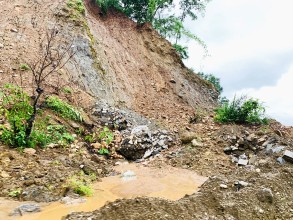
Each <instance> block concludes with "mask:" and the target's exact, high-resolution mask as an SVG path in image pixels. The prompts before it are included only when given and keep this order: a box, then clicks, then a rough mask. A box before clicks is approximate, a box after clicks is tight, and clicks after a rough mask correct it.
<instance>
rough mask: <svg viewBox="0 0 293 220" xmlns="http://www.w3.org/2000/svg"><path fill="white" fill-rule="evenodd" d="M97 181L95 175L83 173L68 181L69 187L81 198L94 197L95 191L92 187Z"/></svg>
mask: <svg viewBox="0 0 293 220" xmlns="http://www.w3.org/2000/svg"><path fill="white" fill-rule="evenodd" d="M95 180H96V175H95V174H91V175H85V174H84V173H83V172H80V173H79V174H78V175H75V176H72V177H71V178H70V179H69V180H68V184H67V187H69V188H70V189H72V190H73V192H75V193H76V194H78V195H80V196H92V195H93V194H94V190H93V189H92V187H91V182H93V181H95Z"/></svg>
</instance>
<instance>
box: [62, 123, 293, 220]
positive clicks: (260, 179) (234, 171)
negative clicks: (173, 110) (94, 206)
mask: <svg viewBox="0 0 293 220" xmlns="http://www.w3.org/2000/svg"><path fill="white" fill-rule="evenodd" d="M203 121H204V123H202V122H201V123H197V124H194V125H190V128H189V129H191V131H194V133H195V134H196V135H197V140H200V141H198V143H197V144H194V146H193V145H192V144H186V145H183V146H181V147H177V148H176V147H175V148H172V149H170V150H169V151H167V152H164V153H162V154H161V155H160V156H157V157H156V158H155V159H151V160H148V161H146V162H144V163H145V164H148V165H149V166H155V167H162V166H164V165H166V164H171V165H172V166H175V167H181V168H185V169H190V170H193V171H196V172H198V173H199V174H202V175H206V176H209V180H208V181H207V182H206V183H204V185H203V186H202V187H201V189H200V191H199V192H198V193H196V194H193V195H191V196H186V197H185V198H182V199H180V200H178V201H175V202H174V201H167V200H163V199H158V198H135V199H131V200H117V201H116V202H113V203H110V204H107V205H105V206H104V207H103V208H101V209H100V210H96V211H95V212H90V213H76V214H72V215H69V216H67V218H66V219H70V220H71V219H243V220H244V219H292V218H293V209H292V205H293V194H292V193H293V188H292V186H293V181H292V177H293V164H292V163H290V162H284V161H283V162H284V163H283V164H281V163H280V162H278V161H277V159H278V158H279V157H282V156H283V154H284V150H291V151H292V150H293V145H292V141H293V139H292V128H291V129H287V128H284V127H283V126H281V125H280V124H278V123H272V124H271V125H270V126H261V127H260V126H236V125H223V126H220V125H217V124H214V123H213V122H212V120H211V118H209V117H206V118H205V119H204V120H203ZM243 135H244V136H245V137H246V138H245V140H246V139H249V140H251V142H249V143H247V145H246V147H244V148H243V149H241V150H235V151H234V152H226V154H225V153H224V149H225V147H227V146H230V145H231V144H232V143H234V144H235V142H239V141H238V140H236V139H238V138H239V137H243ZM235 136H236V139H235ZM251 137H254V138H253V139H251ZM262 138H263V139H262ZM264 139H265V140H274V141H273V142H272V145H273V146H275V147H278V146H283V147H284V148H283V149H282V150H281V151H278V152H272V151H270V150H269V147H270V146H269V147H268V146H266V144H267V143H268V142H267V143H266V142H263V141H264ZM199 143H201V144H203V145H201V146H195V145H200V144H199ZM252 146H259V147H257V149H255V148H253V147H252ZM243 153H245V154H246V155H247V156H248V158H249V164H248V165H246V166H240V165H238V164H237V163H235V162H232V155H233V158H234V159H235V158H237V157H238V156H239V155H243Z"/></svg>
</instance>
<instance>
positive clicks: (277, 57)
mask: <svg viewBox="0 0 293 220" xmlns="http://www.w3.org/2000/svg"><path fill="white" fill-rule="evenodd" d="M292 8H293V0H279V1H276V0H258V1H255V0H237V1H235V0H212V1H211V2H210V3H209V4H208V5H207V8H206V14H205V17H204V18H200V17H199V19H198V20H197V21H187V22H186V26H187V28H188V29H189V30H190V31H191V32H192V33H194V34H196V35H198V36H199V37H200V38H201V39H202V40H203V41H205V43H206V44H207V46H208V50H209V54H210V56H208V57H204V50H203V49H202V48H201V47H200V46H199V45H197V44H196V43H195V42H191V41H190V42H188V47H189V55H190V59H189V60H187V61H185V63H186V65H187V66H189V67H192V68H193V69H195V71H201V72H204V73H212V74H214V75H216V76H217V77H219V78H220V80H221V84H222V85H223V87H224V93H223V95H224V96H229V97H231V96H233V94H235V93H236V92H237V91H240V90H241V91H243V92H244V91H249V92H250V93H251V95H252V96H257V98H259V99H260V100H262V101H264V102H266V105H267V107H268V109H269V110H268V112H269V113H270V114H271V115H272V116H273V117H275V118H276V119H277V120H279V121H282V122H283V123H284V124H286V125H293V120H292V113H291V112H293V98H292V97H291V94H292V95H293V91H292V89H291V87H293V86H291V85H290V83H288V81H289V82H291V84H292V85H293V77H292V74H293V73H292V67H293V56H292V55H293V28H292V21H293V13H292ZM289 68H290V69H289ZM286 81H287V82H286ZM288 84H289V85H288ZM281 85H282V86H281ZM285 85H286V86H287V87H288V88H284V86H285ZM225 88H226V90H225ZM288 90H289V91H288ZM281 95H282V96H281Z"/></svg>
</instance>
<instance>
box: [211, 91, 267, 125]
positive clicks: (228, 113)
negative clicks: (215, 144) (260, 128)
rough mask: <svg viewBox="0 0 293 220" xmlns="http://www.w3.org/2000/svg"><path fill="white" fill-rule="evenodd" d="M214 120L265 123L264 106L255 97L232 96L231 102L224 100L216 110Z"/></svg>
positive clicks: (237, 122)
mask: <svg viewBox="0 0 293 220" xmlns="http://www.w3.org/2000/svg"><path fill="white" fill-rule="evenodd" d="M215 111H216V116H215V121H217V122H221V123H236V124H267V123H268V119H267V118H265V116H264V115H265V108H264V107H263V105H262V104H261V103H260V102H259V101H258V100H255V99H252V98H250V99H247V98H246V97H245V96H241V97H240V98H236V97H234V99H233V100H232V102H224V103H223V104H222V106H221V107H219V108H217V109H216V110H215Z"/></svg>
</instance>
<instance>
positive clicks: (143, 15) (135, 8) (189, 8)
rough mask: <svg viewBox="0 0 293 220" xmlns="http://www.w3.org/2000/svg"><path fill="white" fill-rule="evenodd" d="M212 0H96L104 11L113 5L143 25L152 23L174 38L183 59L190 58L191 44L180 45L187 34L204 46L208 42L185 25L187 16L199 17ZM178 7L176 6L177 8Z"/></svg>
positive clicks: (161, 32) (162, 33)
mask: <svg viewBox="0 0 293 220" xmlns="http://www.w3.org/2000/svg"><path fill="white" fill-rule="evenodd" d="M208 1H209V0H179V1H178V2H176V1H174V0H96V3H97V4H98V5H99V7H100V8H101V11H102V13H103V14H104V15H106V14H107V11H108V10H110V9H116V10H118V11H121V12H123V13H124V14H126V15H127V16H128V17H129V18H131V19H132V20H134V21H136V22H137V24H138V25H139V26H140V25H143V24H144V23H150V24H152V26H153V27H154V28H155V29H156V30H157V31H158V32H159V33H160V34H161V36H162V37H165V38H167V39H168V40H170V41H171V42H172V44H173V45H174V48H175V49H176V50H177V52H178V54H179V55H180V56H181V58H182V59H186V58H188V52H187V47H185V46H182V45H179V43H178V42H179V41H180V40H182V39H183V38H186V39H191V40H195V41H197V42H198V43H199V44H200V45H201V46H203V47H204V49H205V51H206V53H207V47H206V45H205V43H204V42H203V41H202V40H200V39H199V38H198V37H197V36H195V35H194V34H192V33H191V32H189V31H188V30H187V29H186V28H185V27H184V25H183V23H184V21H185V20H186V19H187V18H190V19H191V20H195V19H197V14H198V13H203V11H204V10H205V7H206V3H207V2H208ZM176 6H177V8H178V7H179V8H178V10H176V11H175V10H174V8H176Z"/></svg>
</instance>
